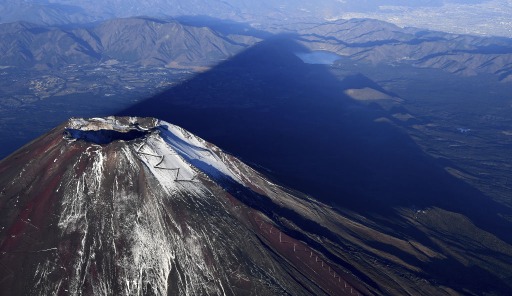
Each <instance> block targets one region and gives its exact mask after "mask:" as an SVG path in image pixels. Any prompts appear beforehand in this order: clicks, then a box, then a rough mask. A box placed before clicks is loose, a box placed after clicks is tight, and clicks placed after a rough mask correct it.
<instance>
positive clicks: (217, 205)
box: [0, 117, 373, 295]
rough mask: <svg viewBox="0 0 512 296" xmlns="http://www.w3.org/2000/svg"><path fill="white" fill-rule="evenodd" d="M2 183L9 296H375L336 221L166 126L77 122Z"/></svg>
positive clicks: (10, 166)
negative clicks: (352, 264) (331, 241)
mask: <svg viewBox="0 0 512 296" xmlns="http://www.w3.org/2000/svg"><path fill="white" fill-rule="evenodd" d="M0 176H1V177H0V190H1V196H0V227H1V232H0V256H1V257H0V260H1V261H0V263H1V265H0V294H2V295H240V294H250V295H283V294H291V295H308V294H314V295H322V294H332V295H363V294H372V292H370V290H372V289H373V288H371V287H370V288H369V287H367V285H366V284H364V283H363V282H362V281H360V280H359V279H357V277H356V276H354V275H352V274H351V273H350V272H349V269H347V268H345V267H343V266H342V261H341V260H340V259H339V257H338V256H335V255H334V254H333V253H332V252H330V251H328V249H327V248H325V247H322V246H321V244H320V242H321V237H326V238H328V237H329V235H330V236H333V234H332V233H330V232H329V231H327V230H325V229H324V230H322V229H323V228H325V227H329V225H328V224H327V225H325V226H322V227H318V229H317V230H316V231H317V232H318V233H316V234H314V235H313V234H310V233H309V232H308V231H312V230H315V229H316V226H319V225H320V224H323V223H324V222H326V223H328V222H327V221H323V220H322V219H324V214H325V211H329V209H328V208H327V207H325V206H323V205H321V204H317V203H314V202H312V201H310V200H308V199H307V198H302V197H299V196H296V195H294V194H293V193H290V192H287V191H285V190H283V189H282V188H280V187H279V186H277V185H274V184H272V183H271V182H270V181H268V180H266V179H265V178H264V177H263V176H261V175H260V174H258V173H257V172H255V171H254V170H252V169H251V168H250V167H248V166H246V165H244V164H243V163H242V162H240V161H239V160H237V159H236V158H234V157H232V156H230V155H228V154H225V153H223V152H222V151H221V150H220V149H219V148H217V147H215V146H213V145H212V144H210V143H207V142H205V141H204V140H202V139H200V138H198V137H196V136H194V135H192V134H190V133H188V132H187V131H185V130H183V129H181V128H179V127H177V126H174V125H172V124H169V123H167V122H164V121H160V120H156V119H151V118H127V117H123V118H115V117H109V118H94V119H88V120H86V119H76V118H75V119H71V120H69V121H68V122H67V123H65V124H63V125H61V126H59V127H57V128H56V129H54V130H53V131H52V132H50V133H49V134H47V135H45V136H44V137H41V138H40V139H38V140H36V141H34V142H32V143H30V144H28V145H27V146H25V147H24V148H22V149H21V150H19V151H18V152H16V153H15V154H13V155H11V156H10V157H8V158H7V159H5V160H4V161H2V162H1V163H0ZM300 227H304V228H305V229H304V230H301V229H300ZM307 228H309V229H307ZM322 231H323V232H324V233H322ZM308 240H309V242H308Z"/></svg>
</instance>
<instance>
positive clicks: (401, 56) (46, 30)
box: [0, 17, 512, 81]
mask: <svg viewBox="0 0 512 296" xmlns="http://www.w3.org/2000/svg"><path fill="white" fill-rule="evenodd" d="M283 30H285V31H286V32H287V33H288V34H291V36H290V37H292V38H294V39H296V40H298V41H299V42H300V43H301V44H303V45H304V46H305V47H306V48H308V49H309V50H323V51H330V52H333V53H336V54H338V55H340V56H343V57H348V58H350V59H353V60H360V61H365V62H369V63H374V64H379V63H385V64H392V65H412V66H414V67H420V68H435V69H442V70H446V71H448V72H450V73H454V74H459V75H466V76H468V75H477V74H491V75H495V76H496V77H497V78H498V79H500V80H502V81H511V80H512V40H510V39H506V38H491V37H476V36H470V35H455V34H448V33H442V32H433V31H424V30H419V29H413V28H408V29H401V28H399V27H397V26H395V25H392V24H389V23H386V22H382V21H376V20H367V19H355V20H348V21H335V22H326V23H314V24H311V23H301V24H296V25H294V28H291V27H290V28H287V27H283V28H274V29H271V30H270V31H269V32H264V31H257V30H256V29H254V28H251V27H250V26H248V25H247V24H243V23H233V22H230V23H227V22H225V21H220V20H215V19H211V18H181V19H179V20H170V19H163V20H160V19H154V18H142V17H137V18H123V19H113V20H108V21H104V22H100V23H96V24H93V25H81V26H74V27H72V28H69V27H62V26H61V27H55V26H50V27H48V26H41V25H35V24H31V23H25V22H15V23H9V24H2V25H0V50H2V52H3V53H4V54H3V55H2V56H1V57H0V65H1V66H16V67H39V68H41V67H42V68H59V67H64V66H67V65H69V64H94V63H98V62H105V61H108V60H117V61H123V62H128V63H133V64H137V65H144V66H147V65H158V66H171V67H177V66H205V65H209V64H212V63H214V62H218V61H220V60H222V59H225V58H228V57H230V56H232V55H233V54H235V53H238V52H240V51H241V50H243V49H245V48H247V47H249V46H252V45H254V44H256V43H257V42H259V41H260V40H262V39H264V38H268V37H269V36H272V35H273V34H274V35H276V34H281V33H282V32H283Z"/></svg>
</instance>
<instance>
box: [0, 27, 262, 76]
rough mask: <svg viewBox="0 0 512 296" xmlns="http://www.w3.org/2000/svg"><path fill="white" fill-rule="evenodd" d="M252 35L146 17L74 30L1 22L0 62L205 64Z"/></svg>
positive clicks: (41, 64)
mask: <svg viewBox="0 0 512 296" xmlns="http://www.w3.org/2000/svg"><path fill="white" fill-rule="evenodd" d="M253 39H254V38H250V37H248V36H236V35H230V36H223V35H220V34H218V33H217V32H215V31H213V30H211V29H209V28H206V27H194V26H184V25H182V24H180V23H178V22H176V21H159V20H154V19H146V18H130V19H115V20H109V21H105V22H102V23H100V24H97V25H95V26H92V27H81V28H74V29H64V28H57V27H41V26H37V25H34V24H30V23H21V22H17V23H9V24H4V25H1V33H0V50H2V52H3V53H4V54H3V55H2V57H1V58H0V64H1V65H5V66H18V67H51V68H55V67H63V66H66V65H69V64H92V63H98V62H105V61H107V60H111V59H113V60H120V61H124V62H130V63H135V64H140V65H170V64H172V65H174V66H177V65H181V64H186V65H205V64H208V63H210V62H211V61H214V60H219V59H223V58H227V57H228V56H230V55H231V54H233V53H236V52H238V51H240V50H241V49H243V48H245V46H246V44H247V43H252V42H254V41H253Z"/></svg>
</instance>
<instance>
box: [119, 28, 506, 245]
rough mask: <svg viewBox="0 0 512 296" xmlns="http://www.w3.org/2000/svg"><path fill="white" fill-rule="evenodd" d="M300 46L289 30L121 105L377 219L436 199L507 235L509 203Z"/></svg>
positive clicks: (283, 180) (408, 229)
mask: <svg viewBox="0 0 512 296" xmlns="http://www.w3.org/2000/svg"><path fill="white" fill-rule="evenodd" d="M305 51H307V49H306V48H304V47H302V46H301V45H299V44H298V43H296V42H295V41H293V36H274V37H273V38H269V39H267V40H265V41H262V42H260V43H258V44H257V45H255V46H253V47H251V48H249V49H247V50H246V51H244V52H242V53H240V54H238V55H236V56H234V57H233V58H231V59H229V60H227V61H224V62H223V63H221V64H219V65H217V66H215V67H213V68H212V69H211V70H209V71H207V72H204V73H201V74H198V75H197V76H195V77H192V78H191V79H190V80H188V81H186V82H184V83H182V84H180V85H177V86H175V87H173V88H171V89H169V90H167V91H165V92H163V93H161V94H159V95H156V96H154V97H152V98H149V99H147V100H144V101H141V102H140V103H138V104H136V105H134V106H132V107H131V108H128V109H126V110H124V111H122V112H120V113H119V114H118V115H130V116H152V117H156V118H161V119H164V120H167V121H169V122H172V123H174V124H177V125H179V126H182V127H183V128H185V129H187V130H189V131H191V132H193V133H195V134H196V135H198V136H200V137H202V138H204V139H206V140H207V141H210V142H212V143H215V144H216V145H218V146H219V147H221V148H222V149H224V150H226V151H229V152H230V153H232V154H234V155H236V156H237V157H240V158H241V159H243V160H245V161H246V162H247V163H249V164H252V165H253V166H257V167H259V169H260V170H261V169H262V168H265V169H266V170H267V171H266V174H267V175H270V176H271V177H273V178H274V179H275V180H277V181H278V182H280V183H281V184H284V185H286V186H288V187H290V188H294V189H297V190H300V191H303V192H305V193H308V194H310V195H312V196H314V197H315V198H317V199H318V200H321V201H322V202H326V203H328V204H331V205H333V206H335V207H337V208H340V209H348V210H352V211H356V212H360V213H362V214H363V215H364V216H368V217H369V216H372V215H374V216H375V217H377V216H380V217H386V219H385V220H382V221H381V222H382V223H387V222H386V221H392V220H394V219H395V218H399V217H398V216H397V215H398V214H397V212H396V208H400V207H408V208H415V209H422V208H427V207H438V208H442V209H445V210H448V211H452V212H457V213H461V214H463V215H465V216H467V217H469V218H470V219H471V220H472V222H473V223H475V224H476V225H477V226H478V227H480V228H482V229H484V230H486V231H488V232H490V233H492V234H495V235H497V236H498V237H499V238H500V239H502V240H505V241H507V242H508V243H510V242H512V237H511V236H510V232H511V231H512V227H511V226H512V225H511V223H510V222H509V221H507V220H506V219H503V218H501V217H502V216H501V215H502V214H503V215H511V214H512V212H511V210H510V209H509V208H506V207H504V206H502V205H500V204H498V203H496V202H494V201H492V200H491V198H490V197H487V196H485V195H484V194H482V193H481V192H479V191H478V190H476V189H474V188H472V187H471V186H469V185H468V184H466V183H464V182H462V181H460V180H459V179H457V178H455V177H453V176H452V175H450V174H449V173H447V172H446V171H445V170H444V166H445V165H446V164H441V163H439V162H438V160H436V159H434V158H432V157H430V156H429V155H427V154H425V153H424V152H423V151H422V150H421V149H420V148H419V147H418V145H417V144H416V143H414V142H413V141H412V140H411V139H410V137H409V136H408V135H407V134H406V133H405V132H403V131H402V130H400V129H399V128H397V127H395V126H393V125H391V124H388V123H383V122H379V121H376V119H377V118H381V117H383V116H388V115H389V114H388V113H387V112H386V111H385V110H382V109H381V108H378V107H376V106H374V105H370V106H368V105H363V104H360V103H357V102H354V101H353V100H351V99H350V98H348V97H347V96H346V95H344V93H343V90H344V89H347V88H349V87H350V85H354V86H356V87H358V88H361V87H364V86H370V87H372V86H375V85H373V83H374V82H372V81H371V80H369V79H368V78H366V77H364V76H357V75H356V76H352V77H351V78H350V79H349V80H347V81H339V79H337V78H336V77H335V76H334V75H332V74H331V73H330V72H329V70H328V66H324V65H310V64H305V63H303V62H302V61H301V60H300V59H299V58H298V57H296V55H295V54H294V53H295V52H305ZM357 77H360V78H361V79H357ZM354 79H355V80H356V81H352V80H354ZM482 209H485V211H483V210H482ZM394 227H396V225H394ZM402 227H404V229H401V231H403V232H404V233H410V234H411V235H413V233H416V231H417V230H415V229H413V228H412V227H407V226H402ZM416 234H417V235H418V233H416Z"/></svg>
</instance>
